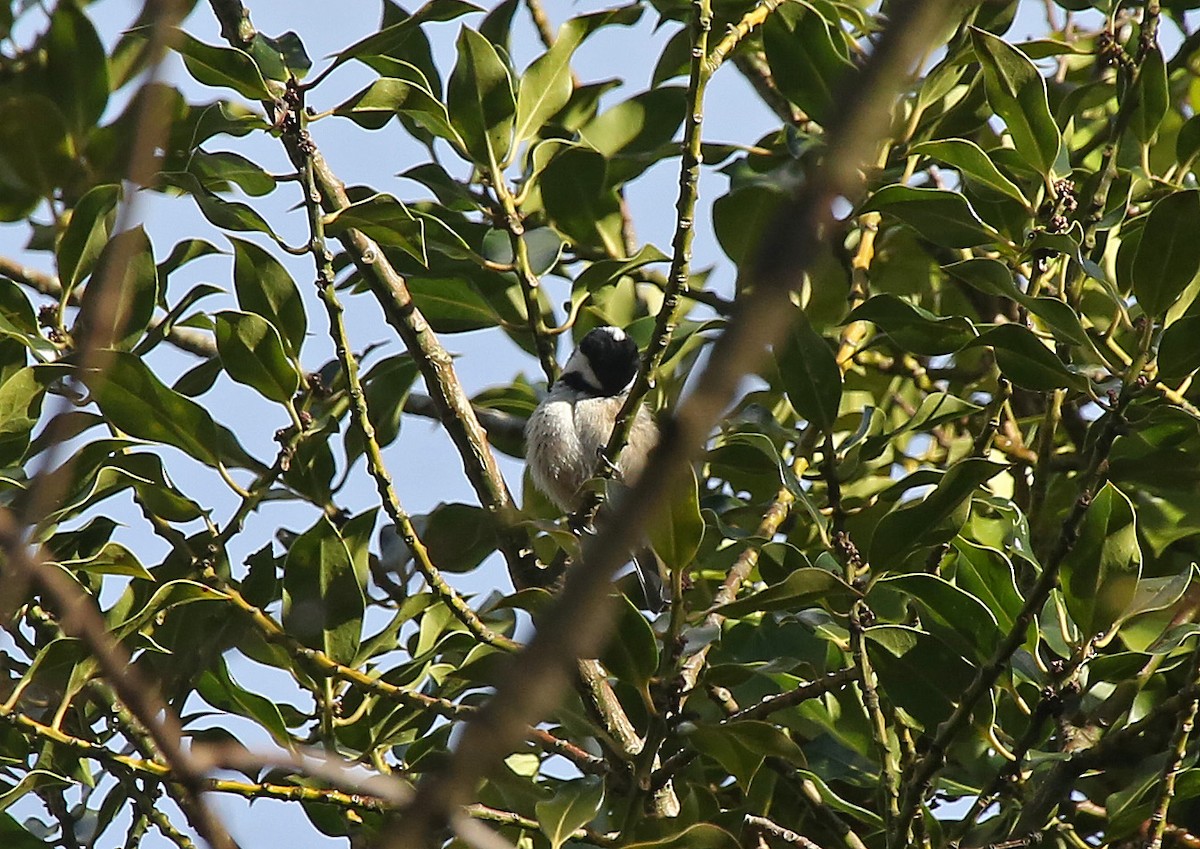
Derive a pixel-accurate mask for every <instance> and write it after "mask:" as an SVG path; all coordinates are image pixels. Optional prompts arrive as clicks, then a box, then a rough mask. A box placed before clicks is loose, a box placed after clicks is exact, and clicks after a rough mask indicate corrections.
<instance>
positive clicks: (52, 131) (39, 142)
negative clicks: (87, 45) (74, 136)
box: [0, 94, 76, 220]
mask: <svg viewBox="0 0 1200 849" xmlns="http://www.w3.org/2000/svg"><path fill="white" fill-rule="evenodd" d="M75 171H76V163H75V145H74V144H73V143H72V141H71V138H70V133H69V130H68V125H67V121H66V118H65V117H64V116H63V113H62V111H61V110H60V109H59V108H58V106H57V105H56V104H55V103H54V102H53V101H52V100H49V99H48V98H45V97H41V96H40V95H30V94H26V95H13V96H10V97H5V98H3V99H0V187H3V188H4V190H5V195H8V194H10V193H19V194H20V195H22V196H28V197H29V198H30V201H31V202H36V201H37V200H38V199H39V198H41V197H43V196H48V195H49V194H50V193H51V192H52V191H53V190H54V189H55V188H56V187H58V186H61V185H62V184H63V183H64V182H65V181H66V180H68V179H70V178H71V177H72V175H73V174H74V172H75ZM18 217H20V216H18ZM6 220H11V219H6Z"/></svg>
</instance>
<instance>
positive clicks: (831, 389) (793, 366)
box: [775, 313, 842, 432]
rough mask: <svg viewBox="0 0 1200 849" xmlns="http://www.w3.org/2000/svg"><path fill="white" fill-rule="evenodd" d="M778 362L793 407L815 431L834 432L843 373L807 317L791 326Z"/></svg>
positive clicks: (777, 354)
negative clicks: (816, 429)
mask: <svg viewBox="0 0 1200 849" xmlns="http://www.w3.org/2000/svg"><path fill="white" fill-rule="evenodd" d="M775 361H776V363H777V364H778V367H779V376H780V378H781V379H782V380H783V390H784V392H786V393H787V397H788V400H789V401H790V402H791V403H792V407H793V408H794V409H795V410H796V412H797V413H799V414H800V415H801V416H803V417H804V418H805V419H807V420H808V421H809V422H811V423H812V425H813V426H814V427H816V428H818V429H820V430H822V431H826V432H828V431H831V430H832V429H833V424H834V422H835V421H837V417H838V407H839V406H840V404H841V399H842V371H841V369H840V368H838V364H837V360H836V359H835V358H834V354H833V349H832V348H831V347H830V346H829V343H828V342H827V341H826V340H825V339H824V338H823V337H822V336H821V335H820V334H819V333H817V331H816V330H814V329H813V327H812V325H811V324H809V322H808V318H807V317H806V316H805V315H804V314H802V313H799V314H797V316H796V318H795V320H794V321H793V322H792V328H791V333H790V334H789V335H788V338H787V340H786V341H785V342H784V344H783V345H782V346H781V347H780V349H779V350H777V351H776V353H775Z"/></svg>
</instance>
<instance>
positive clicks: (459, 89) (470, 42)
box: [446, 27, 517, 169]
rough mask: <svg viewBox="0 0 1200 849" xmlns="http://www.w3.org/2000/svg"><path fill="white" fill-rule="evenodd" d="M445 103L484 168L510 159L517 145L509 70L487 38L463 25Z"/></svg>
mask: <svg viewBox="0 0 1200 849" xmlns="http://www.w3.org/2000/svg"><path fill="white" fill-rule="evenodd" d="M456 48H457V51H458V62H457V64H455V66H454V70H453V71H452V72H451V74H450V82H449V85H448V87H447V89H446V105H447V107H448V109H449V112H450V123H451V124H453V125H454V129H455V130H457V131H458V135H459V137H460V138H462V140H463V145H464V147H465V148H466V151H467V154H468V155H469V156H470V158H471V160H472V161H473V162H475V164H477V165H479V166H480V167H481V168H485V169H486V168H489V167H491V166H492V165H498V164H500V163H502V162H504V161H505V159H506V158H507V156H508V151H509V149H510V147H511V146H512V143H513V137H512V136H513V122H514V120H515V118H516V111H517V101H516V98H515V97H514V95H513V84H512V78H511V77H510V76H509V72H508V66H507V65H505V64H504V60H502V59H501V58H500V55H499V54H498V53H497V52H496V48H495V47H493V46H492V45H491V44H490V43H489V42H488V40H487V39H486V38H484V37H483V36H482V35H480V34H479V33H477V32H475V31H474V30H472V29H469V28H466V27H464V28H463V30H462V31H461V32H460V33H459V36H458V42H457V44H456Z"/></svg>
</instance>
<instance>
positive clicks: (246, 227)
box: [162, 171, 278, 241]
mask: <svg viewBox="0 0 1200 849" xmlns="http://www.w3.org/2000/svg"><path fill="white" fill-rule="evenodd" d="M162 178H163V180H164V181H165V182H167V183H170V184H171V185H174V186H176V187H178V188H180V189H183V190H184V191H185V192H187V193H188V194H189V195H191V196H192V198H193V199H194V200H195V201H196V205H197V206H199V207H200V212H201V214H202V215H203V216H204V217H205V218H206V219H208V222H209V223H210V224H212V225H213V226H214V227H219V228H221V229H222V230H235V231H238V232H255V233H266V234H267V235H268V236H270V237H271V238H272V239H275V240H276V241H278V237H277V236H276V235H275V231H273V230H272V229H271V225H270V224H268V223H267V221H266V219H265V218H263V217H262V216H261V215H259V214H258V213H257V212H256V211H255V210H254V209H252V208H251V207H249V206H247V205H246V204H244V203H241V202H240V201H227V200H224V199H223V198H220V197H217V196H216V195H215V194H213V193H212V192H210V191H209V190H208V189H206V188H205V187H204V185H203V184H202V183H201V182H200V180H199V179H197V178H196V176H195V175H194V174H189V173H187V172H178V171H176V172H172V173H169V174H163V175H162Z"/></svg>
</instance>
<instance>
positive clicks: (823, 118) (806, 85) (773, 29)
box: [763, 3, 854, 125]
mask: <svg viewBox="0 0 1200 849" xmlns="http://www.w3.org/2000/svg"><path fill="white" fill-rule="evenodd" d="M833 38H834V36H833V33H831V32H830V28H829V25H828V23H827V22H826V21H825V19H824V18H823V17H821V15H819V14H818V13H817V12H816V11H815V10H814V9H813V8H812V7H811V6H809V5H808V4H807V3H790V4H785V5H783V6H782V7H781V8H780V9H779V10H778V11H776V13H775V14H774V15H771V16H770V17H769V18H768V19H767V22H766V24H764V26H763V47H764V48H765V50H766V54H767V62H768V63H770V65H771V71H772V75H773V77H774V79H775V84H776V85H777V86H778V87H779V91H780V92H781V93H782V94H783V96H784V97H786V98H787V99H788V100H790V101H791V102H792V103H794V104H796V105H797V106H799V107H800V108H801V109H803V110H804V111H805V112H806V113H807V114H808V115H809V116H810V117H811V118H812V119H813V120H815V121H816V122H817V123H819V124H822V125H826V124H828V123H829V121H830V119H831V118H832V117H833V115H834V113H835V112H836V110H837V100H836V91H837V88H838V86H839V85H840V84H841V81H842V80H843V79H844V78H845V77H846V76H847V75H848V73H849V72H850V71H851V70H852V69H853V67H854V66H853V65H851V64H850V61H849V59H847V58H846V56H845V55H844V53H843V51H841V50H838V48H837V45H836V44H835V43H834V40H833Z"/></svg>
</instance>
